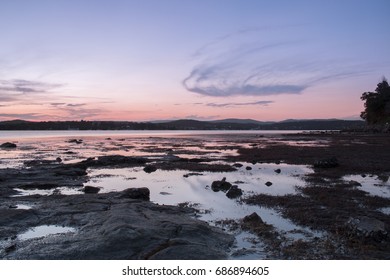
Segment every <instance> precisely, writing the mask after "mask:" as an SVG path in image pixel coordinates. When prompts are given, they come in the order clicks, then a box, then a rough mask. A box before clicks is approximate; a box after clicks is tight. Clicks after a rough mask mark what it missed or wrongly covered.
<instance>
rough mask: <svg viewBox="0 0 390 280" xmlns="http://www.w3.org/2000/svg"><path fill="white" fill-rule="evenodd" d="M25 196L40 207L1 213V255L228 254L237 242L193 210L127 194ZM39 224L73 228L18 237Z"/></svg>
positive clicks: (136, 256) (171, 256)
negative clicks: (155, 202)
mask: <svg viewBox="0 0 390 280" xmlns="http://www.w3.org/2000/svg"><path fill="white" fill-rule="evenodd" d="M21 199H24V200H25V201H22V202H25V203H28V202H29V201H26V200H29V199H30V200H33V201H35V202H34V203H35V204H36V205H37V206H36V208H34V210H20V209H19V210H18V209H8V210H7V211H8V212H9V211H16V212H15V215H16V216H20V217H22V218H20V219H10V218H9V216H8V215H1V216H0V225H1V228H0V238H1V239H0V240H1V241H0V249H1V250H0V258H2V259H66V260H67V259H91V260H100V259H111V260H115V259H225V258H227V251H228V249H229V247H230V246H231V245H232V243H233V241H234V238H233V236H231V235H228V234H226V233H224V232H223V231H221V230H220V229H217V228H214V227H211V226H209V225H208V224H207V223H206V222H203V221H199V220H196V219H195V218H193V217H191V213H192V212H191V211H189V209H182V208H179V207H174V206H161V205H156V204H153V203H151V202H149V201H141V200H135V199H131V198H128V197H126V196H125V195H123V193H108V194H88V195H72V196H51V197H44V196H42V197H39V198H37V197H35V198H28V197H24V198H21ZM30 202H31V201H30ZM24 211H26V212H25V214H24ZM32 213H33V214H32ZM7 216H8V218H7ZM18 221H19V222H18ZM40 225H57V226H66V227H72V228H74V229H75V231H74V232H68V233H61V234H54V235H48V236H45V237H40V238H34V239H27V240H21V239H20V238H18V237H16V238H15V236H18V235H19V234H21V233H23V232H25V231H27V230H28V229H29V228H31V227H36V226H40ZM11 229H12V230H11Z"/></svg>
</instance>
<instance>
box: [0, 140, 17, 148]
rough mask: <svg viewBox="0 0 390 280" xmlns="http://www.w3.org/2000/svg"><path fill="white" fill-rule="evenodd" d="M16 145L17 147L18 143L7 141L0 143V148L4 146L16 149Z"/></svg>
mask: <svg viewBox="0 0 390 280" xmlns="http://www.w3.org/2000/svg"><path fill="white" fill-rule="evenodd" d="M16 147H17V146H16V144H15V143H11V142H5V143H3V144H1V145H0V148H2V149H14V148H16Z"/></svg>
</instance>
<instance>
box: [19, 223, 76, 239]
mask: <svg viewBox="0 0 390 280" xmlns="http://www.w3.org/2000/svg"><path fill="white" fill-rule="evenodd" d="M69 232H76V229H75V228H72V227H62V226H57V225H44V226H37V227H33V228H30V229H29V230H27V231H26V232H24V233H21V234H19V235H18V236H17V238H18V239H19V240H27V239H33V238H39V237H46V236H48V235H53V234H62V233H69Z"/></svg>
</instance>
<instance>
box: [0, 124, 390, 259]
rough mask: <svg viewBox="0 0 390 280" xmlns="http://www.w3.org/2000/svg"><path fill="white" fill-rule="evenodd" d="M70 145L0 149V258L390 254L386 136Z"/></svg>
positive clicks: (18, 144)
mask: <svg viewBox="0 0 390 280" xmlns="http://www.w3.org/2000/svg"><path fill="white" fill-rule="evenodd" d="M71 140H72V139H71ZM76 140H77V141H70V140H69V139H59V138H56V139H45V141H42V142H39V141H36V139H35V140H31V141H30V140H23V141H22V140H20V141H11V142H12V143H15V145H12V147H11V146H10V145H7V146H10V147H4V148H2V149H1V150H0V155H1V157H0V186H1V187H0V203H1V204H0V205H1V206H0V257H1V258H2V259H224V258H233V259H242V258H244V259H245V258H246V259H258V258H265V259H267V258H268V259H389V258H390V237H389V234H388V232H389V230H390V182H389V175H390V167H389V165H388V163H389V162H390V145H389V144H388V142H389V135H387V134H356V133H355V134H351V133H350V134H347V133H337V132H329V133H324V132H319V133H301V134H286V135H283V134H274V135H273V134H272V135H270V134H264V135H263V134H261V133H260V132H259V133H258V134H256V133H251V134H244V133H243V134H234V135H233V134H219V135H200V134H199V135H188V136H185V135H180V136H172V135H170V136H169V137H164V136H163V135H162V136H159V137H126V136H122V135H121V137H120V138H119V137H118V139H117V138H116V137H114V136H112V137H110V138H102V137H100V138H99V137H94V138H88V137H84V138H83V139H76Z"/></svg>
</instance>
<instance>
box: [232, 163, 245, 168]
mask: <svg viewBox="0 0 390 280" xmlns="http://www.w3.org/2000/svg"><path fill="white" fill-rule="evenodd" d="M233 166H234V167H237V168H240V167H243V165H242V164H241V163H234V164H233Z"/></svg>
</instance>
